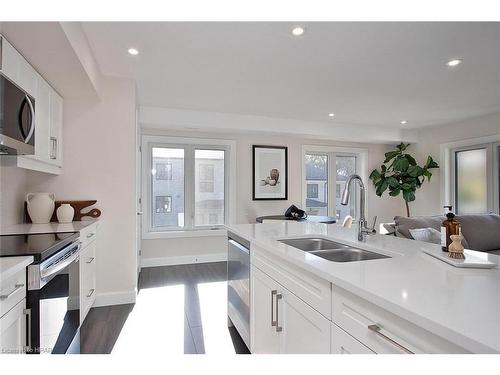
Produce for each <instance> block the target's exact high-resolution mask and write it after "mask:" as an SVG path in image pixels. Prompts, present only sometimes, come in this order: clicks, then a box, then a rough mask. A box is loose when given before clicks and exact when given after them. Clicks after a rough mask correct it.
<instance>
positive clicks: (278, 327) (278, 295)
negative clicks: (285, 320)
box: [276, 294, 283, 332]
mask: <svg viewBox="0 0 500 375" xmlns="http://www.w3.org/2000/svg"><path fill="white" fill-rule="evenodd" d="M282 298H283V295H281V294H276V332H281V331H283V327H282V326H280V325H279V319H280V318H279V303H278V301H279V300H280V299H282Z"/></svg>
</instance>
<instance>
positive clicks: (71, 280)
mask: <svg viewBox="0 0 500 375" xmlns="http://www.w3.org/2000/svg"><path fill="white" fill-rule="evenodd" d="M79 258H80V242H79V241H78V238H76V240H74V241H73V242H71V243H69V244H68V245H66V246H65V247H63V248H62V249H61V250H59V251H57V252H56V253H55V254H53V255H51V256H50V257H48V258H46V259H44V260H43V261H40V262H38V263H35V264H33V265H30V266H29V267H28V274H27V279H28V280H27V281H28V295H27V308H28V311H29V312H30V318H29V323H28V330H27V331H28V332H27V335H28V340H27V341H28V353H32V354H43V353H53V354H56V353H61V354H62V353H79V352H80V271H79Z"/></svg>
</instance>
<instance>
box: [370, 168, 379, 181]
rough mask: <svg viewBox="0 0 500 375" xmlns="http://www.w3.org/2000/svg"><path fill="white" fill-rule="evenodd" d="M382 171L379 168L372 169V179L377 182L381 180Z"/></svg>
mask: <svg viewBox="0 0 500 375" xmlns="http://www.w3.org/2000/svg"><path fill="white" fill-rule="evenodd" d="M380 177H381V175H380V172H379V171H378V169H374V170H373V171H372V173H370V177H369V178H370V180H373V181H374V182H376V181H377V180H380Z"/></svg>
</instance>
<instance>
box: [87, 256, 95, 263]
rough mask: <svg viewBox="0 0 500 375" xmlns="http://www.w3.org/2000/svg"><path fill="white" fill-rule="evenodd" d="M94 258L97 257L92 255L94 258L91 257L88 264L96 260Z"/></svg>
mask: <svg viewBox="0 0 500 375" xmlns="http://www.w3.org/2000/svg"><path fill="white" fill-rule="evenodd" d="M94 259H95V257H92V258H90V259H89V260H87V264H90V263H92V262H93V261H94Z"/></svg>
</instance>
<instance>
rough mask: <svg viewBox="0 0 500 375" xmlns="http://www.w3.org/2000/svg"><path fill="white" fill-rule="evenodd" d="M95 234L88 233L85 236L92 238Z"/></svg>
mask: <svg viewBox="0 0 500 375" xmlns="http://www.w3.org/2000/svg"><path fill="white" fill-rule="evenodd" d="M94 234H95V233H89V234H87V238H90V237H93V236H94Z"/></svg>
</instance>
